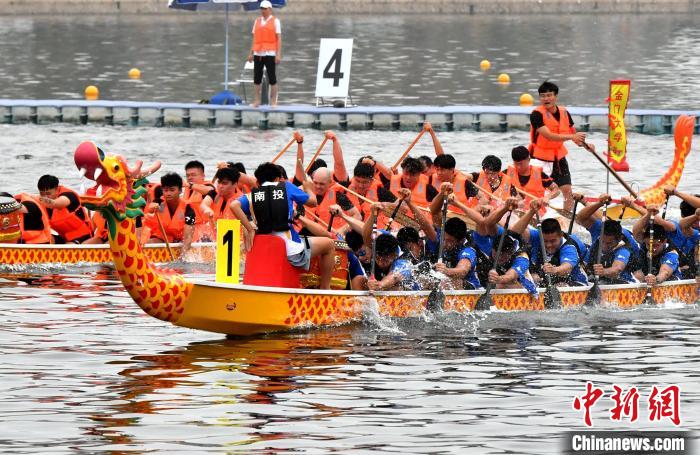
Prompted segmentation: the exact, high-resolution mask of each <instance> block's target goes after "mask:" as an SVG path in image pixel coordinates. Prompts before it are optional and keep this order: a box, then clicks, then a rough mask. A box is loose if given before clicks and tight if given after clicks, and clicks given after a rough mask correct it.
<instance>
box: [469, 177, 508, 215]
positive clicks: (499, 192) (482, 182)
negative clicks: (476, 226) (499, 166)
mask: <svg viewBox="0 0 700 455" xmlns="http://www.w3.org/2000/svg"><path fill="white" fill-rule="evenodd" d="M498 176H499V177H500V179H501V183H500V184H499V185H498V188H496V190H495V191H491V194H493V195H494V196H495V197H497V198H498V199H500V200H502V201H504V200H506V199H507V198H509V197H510V187H511V181H510V177H508V176H507V175H506V174H504V173H503V172H499V173H498ZM476 184H477V185H478V186H480V187H482V188H484V189H485V190H491V184H490V183H489V179H488V177H486V173H485V172H484V171H481V172H480V173H479V178H478V179H477V180H476ZM487 197H488V196H487ZM493 203H494V199H490V198H489V205H492V204H493ZM467 205H469V207H476V206H477V205H479V197H478V196H476V197H472V198H469V204H467Z"/></svg>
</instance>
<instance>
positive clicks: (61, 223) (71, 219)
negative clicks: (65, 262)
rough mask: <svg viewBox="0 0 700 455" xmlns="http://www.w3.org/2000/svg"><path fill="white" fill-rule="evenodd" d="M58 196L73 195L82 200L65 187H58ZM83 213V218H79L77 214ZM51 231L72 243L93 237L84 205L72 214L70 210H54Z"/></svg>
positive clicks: (51, 218) (51, 217)
mask: <svg viewBox="0 0 700 455" xmlns="http://www.w3.org/2000/svg"><path fill="white" fill-rule="evenodd" d="M56 191H57V194H58V195H61V194H63V193H73V194H75V197H77V198H78V200H80V196H78V193H76V192H75V191H73V190H71V189H69V188H66V187H65V186H63V185H58V188H57V190H56ZM79 211H82V212H83V218H84V219H81V218H80V217H78V215H77V213H78V212H79ZM49 219H50V224H51V229H53V230H54V231H56V232H57V233H58V235H60V236H61V237H63V238H64V239H65V241H66V242H72V241H73V240H75V239H79V238H81V237H85V236H92V226H91V224H90V216H89V215H88V213H87V210H85V207H83V206H82V205H80V206H78V208H77V209H76V210H75V211H73V212H70V211H68V208H63V209H53V210H52V211H51V216H50V218H49Z"/></svg>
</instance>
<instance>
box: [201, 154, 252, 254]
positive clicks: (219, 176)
mask: <svg viewBox="0 0 700 455" xmlns="http://www.w3.org/2000/svg"><path fill="white" fill-rule="evenodd" d="M239 177H240V173H239V172H238V170H237V169H233V168H230V167H225V168H222V169H219V170H218V171H216V175H215V176H214V180H216V190H212V191H210V192H209V194H207V195H206V196H205V197H204V199H203V200H202V203H201V204H200V205H199V207H200V210H201V212H202V214H204V216H205V217H206V219H207V220H208V221H209V222H210V223H211V226H212V229H211V231H212V238H210V239H208V240H209V241H214V240H215V239H216V235H215V234H216V221H217V220H220V219H224V220H232V219H234V218H235V217H234V216H233V213H232V212H231V209H230V204H231V202H232V201H234V200H236V198H238V197H240V196H241V195H242V194H243V192H242V191H241V190H240V189H239V188H238V178H239ZM203 240H206V239H203Z"/></svg>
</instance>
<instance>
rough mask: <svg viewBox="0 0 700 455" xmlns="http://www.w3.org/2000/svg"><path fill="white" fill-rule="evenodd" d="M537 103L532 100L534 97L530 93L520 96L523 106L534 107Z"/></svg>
mask: <svg viewBox="0 0 700 455" xmlns="http://www.w3.org/2000/svg"><path fill="white" fill-rule="evenodd" d="M534 102H535V100H534V99H533V98H532V95H530V94H529V93H523V94H522V95H520V105H521V106H532V104H533V103H534Z"/></svg>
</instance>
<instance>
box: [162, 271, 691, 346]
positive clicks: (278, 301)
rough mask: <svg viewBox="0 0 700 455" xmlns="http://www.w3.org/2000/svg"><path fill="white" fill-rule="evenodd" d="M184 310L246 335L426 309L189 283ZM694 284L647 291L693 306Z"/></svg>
mask: <svg viewBox="0 0 700 455" xmlns="http://www.w3.org/2000/svg"><path fill="white" fill-rule="evenodd" d="M192 284H193V287H192V291H191V294H190V295H189V298H188V299H187V301H186V303H185V305H184V311H183V312H182V313H181V314H180V315H179V317H178V318H177V320H175V321H172V322H173V323H174V324H175V325H178V326H182V327H188V328H192V329H198V330H205V331H209V332H218V333H224V334H227V335H236V336H248V335H255V334H260V333H265V332H274V331H286V330H295V329H307V328H316V327H323V326H332V325H340V324H346V323H350V322H354V321H359V320H360V319H362V317H363V314H365V313H367V312H375V311H376V312H377V313H378V314H380V315H382V316H388V317H396V318H405V317H416V316H419V315H420V314H421V313H423V312H424V311H425V309H426V305H427V300H428V294H429V292H428V291H420V292H377V293H374V294H373V295H371V294H370V293H369V292H360V291H320V290H307V289H284V288H266V287H259V286H246V285H226V284H218V283H211V282H206V281H196V280H195V281H192ZM589 289H590V287H568V288H560V292H561V296H562V303H563V307H564V308H565V309H566V308H569V309H571V308H576V307H580V306H582V305H583V304H584V302H585V301H586V296H587V294H588V290H589ZM601 290H602V295H603V302H602V303H603V304H605V305H613V306H616V307H620V308H633V307H635V306H639V305H641V304H642V302H643V301H644V297H645V295H646V286H645V285H643V284H629V285H607V286H601ZM483 292H484V291H452V292H450V291H446V292H445V295H446V299H445V305H444V307H443V310H444V311H456V312H459V313H466V312H470V311H473V310H474V305H475V304H476V301H477V300H478V298H479V296H480V295H482V294H483ZM697 293H698V284H697V282H696V281H695V280H684V281H674V282H669V283H664V284H662V285H660V286H657V287H655V288H654V289H653V297H654V300H655V301H656V302H667V301H670V300H673V301H678V302H682V303H683V304H694V303H695V302H696V301H697V299H698V295H697ZM543 295H544V290H543V289H542V290H541V292H540V296H539V298H538V299H535V298H534V297H532V296H531V295H530V294H528V293H527V292H526V291H524V290H495V291H493V292H492V297H493V299H492V305H493V307H495V308H496V309H498V310H503V311H527V310H543V309H544V302H543Z"/></svg>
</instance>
